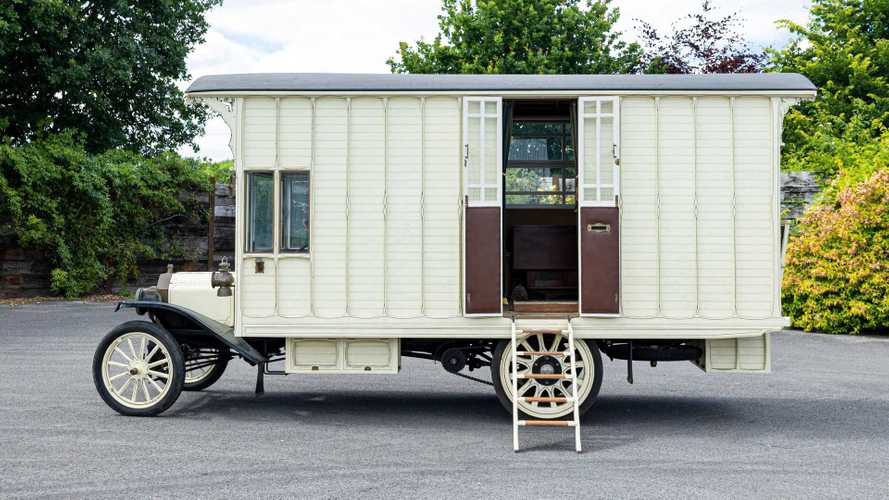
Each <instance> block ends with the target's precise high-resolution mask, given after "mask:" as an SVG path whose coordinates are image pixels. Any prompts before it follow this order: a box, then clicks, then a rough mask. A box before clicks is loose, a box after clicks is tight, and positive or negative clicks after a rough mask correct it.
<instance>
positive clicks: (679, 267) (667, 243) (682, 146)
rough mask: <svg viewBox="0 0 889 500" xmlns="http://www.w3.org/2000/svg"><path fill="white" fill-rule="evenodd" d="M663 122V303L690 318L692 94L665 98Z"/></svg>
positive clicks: (670, 313) (693, 298) (693, 299)
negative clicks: (690, 97)
mask: <svg viewBox="0 0 889 500" xmlns="http://www.w3.org/2000/svg"><path fill="white" fill-rule="evenodd" d="M659 124H660V127H659V136H660V151H659V156H660V162H661V172H660V178H661V203H660V219H659V220H660V224H661V230H660V266H661V288H662V293H661V306H662V307H661V308H662V311H663V314H664V316H666V317H669V318H688V317H692V316H695V315H696V313H697V310H696V308H697V271H696V268H695V264H696V255H695V210H694V208H695V207H694V202H695V172H694V166H695V165H694V161H695V143H694V132H695V131H694V115H693V107H692V100H691V99H689V98H684V97H666V98H662V99H661V106H660V119H659ZM625 188H626V186H625Z"/></svg>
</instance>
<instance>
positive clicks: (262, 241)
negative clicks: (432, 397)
mask: <svg viewBox="0 0 889 500" xmlns="http://www.w3.org/2000/svg"><path fill="white" fill-rule="evenodd" d="M274 196H275V180H274V176H273V175H272V174H271V173H268V172H261V173H260V172H254V173H248V174H247V253H265V252H271V251H272V247H273V245H274V243H273V242H274V231H273V230H274V224H275V223H274V212H275V209H274Z"/></svg>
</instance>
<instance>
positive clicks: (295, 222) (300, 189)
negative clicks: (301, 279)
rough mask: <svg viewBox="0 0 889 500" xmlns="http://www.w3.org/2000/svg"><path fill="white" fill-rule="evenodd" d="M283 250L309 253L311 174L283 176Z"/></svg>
mask: <svg viewBox="0 0 889 500" xmlns="http://www.w3.org/2000/svg"><path fill="white" fill-rule="evenodd" d="M281 223H282V228H281V235H282V237H281V249H282V250H285V251H292V252H308V251H309V174H308V173H307V172H293V173H288V174H282V175H281Z"/></svg>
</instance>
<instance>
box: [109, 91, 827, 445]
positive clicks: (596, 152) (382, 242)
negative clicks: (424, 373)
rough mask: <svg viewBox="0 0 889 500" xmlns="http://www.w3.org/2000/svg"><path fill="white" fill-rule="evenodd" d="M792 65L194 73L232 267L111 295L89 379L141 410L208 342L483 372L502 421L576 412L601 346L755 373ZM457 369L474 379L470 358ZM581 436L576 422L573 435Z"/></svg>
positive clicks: (348, 364) (291, 355) (353, 369)
mask: <svg viewBox="0 0 889 500" xmlns="http://www.w3.org/2000/svg"><path fill="white" fill-rule="evenodd" d="M814 95H815V88H814V86H813V85H812V84H811V83H810V82H809V81H808V80H807V79H806V78H804V77H803V76H800V75H795V74H755V75H754V74H747V75H695V76H691V75H629V76H625V75H361V74H352V75H350V74H242V75H220V76H207V77H202V78H199V79H198V80H196V81H195V82H194V83H193V84H192V85H191V87H190V88H189V89H188V96H189V98H190V99H195V100H199V101H201V102H204V103H206V104H207V105H208V106H209V107H210V108H211V109H212V110H215V111H216V112H218V113H219V114H220V115H221V116H222V117H223V118H224V120H225V122H226V123H227V124H228V127H229V128H230V129H231V141H230V144H229V145H230V147H231V150H232V153H233V155H234V158H235V165H236V175H235V179H236V188H237V195H238V203H237V210H236V213H237V219H236V234H237V249H236V253H235V258H234V262H232V263H231V269H229V268H228V265H227V264H225V265H224V266H223V268H222V269H220V270H219V271H218V272H216V273H168V274H165V275H162V276H161V279H160V282H159V284H158V286H157V287H155V288H153V289H147V290H141V291H140V292H139V293H138V297H137V300H134V301H127V302H123V303H122V304H121V305H122V306H125V307H132V308H135V309H136V310H137V311H138V312H140V313H142V314H147V320H146V321H133V322H128V323H124V324H123V325H121V326H120V327H118V328H116V329H115V330H114V331H112V332H111V333H110V334H108V336H106V337H105V339H104V340H103V341H102V342H101V344H100V346H99V348H98V350H97V353H96V357H95V362H94V376H95V381H96V386H97V388H98V391H99V392H100V394H101V395H102V397H103V398H104V400H105V401H106V402H107V403H108V404H109V405H110V406H111V407H113V408H114V409H115V410H117V411H119V412H121V413H123V414H127V415H153V414H157V413H160V412H161V411H163V410H164V409H166V408H168V407H169V406H170V405H171V404H172V403H173V402H174V401H175V400H176V398H177V397H178V395H179V392H180V391H181V390H182V389H185V390H190V389H191V390H196V389H201V388H205V387H207V386H209V385H210V384H212V383H213V382H214V381H215V380H216V379H218V377H219V376H220V375H221V374H222V371H223V370H224V368H225V366H226V364H227V363H228V361H229V359H230V358H233V357H240V358H243V359H244V360H246V361H248V362H249V363H251V364H255V365H257V366H258V380H257V390H261V387H262V386H261V383H262V376H263V374H266V375H268V374H299V375H300V376H314V375H317V374H325V373H355V374H367V375H369V376H374V375H375V374H380V373H397V372H398V371H399V368H400V364H401V358H402V357H405V356H407V357H416V358H424V359H429V360H432V361H434V362H438V363H440V364H441V365H442V366H443V367H444V368H445V370H447V371H449V372H452V373H456V374H459V375H463V376H468V377H472V378H476V379H481V380H484V381H487V379H488V377H487V376H485V374H483V375H479V374H478V370H479V369H483V368H489V369H490V381H491V382H492V383H493V385H494V390H495V392H496V394H497V396H498V398H499V400H500V402H501V403H502V404H503V405H504V407H506V408H507V409H508V410H510V411H512V412H513V415H514V419H515V423H516V425H565V426H574V427H575V429H576V428H577V424H578V420H577V419H578V417H579V415H580V414H582V413H583V412H584V411H586V410H587V409H588V408H590V406H591V405H592V404H593V401H594V400H595V398H596V395H597V393H598V392H599V387H600V384H601V381H602V359H601V358H602V353H604V354H605V356H607V357H608V358H611V359H618V360H626V362H627V369H628V376H629V378H630V380H631V381H632V366H633V361H642V362H645V363H650V364H651V365H656V364H657V363H658V362H665V361H690V362H692V363H694V364H696V365H697V366H699V367H700V368H701V369H702V370H704V371H706V372H708V373H710V372H733V373H761V372H767V371H769V364H770V344H769V336H768V335H769V332H770V331H774V330H778V329H780V328H782V326H784V325H786V320H785V318H783V317H782V315H781V303H780V293H779V286H780V281H781V270H782V252H783V245H782V230H781V225H780V217H779V201H780V199H779V172H780V165H779V159H780V148H781V128H782V118H783V116H784V114H785V112H786V111H787V110H788V108H789V107H790V106H792V105H793V104H794V103H796V102H798V101H800V100H801V99H808V98H811V97H813V96H814ZM473 372H475V373H473ZM578 435H579V434H578Z"/></svg>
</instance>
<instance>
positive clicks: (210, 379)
mask: <svg viewBox="0 0 889 500" xmlns="http://www.w3.org/2000/svg"><path fill="white" fill-rule="evenodd" d="M219 356H220V357H219V359H218V360H217V361H216V362H215V363H213V365H212V366H211V369H210V373H208V374H207V375H206V376H205V377H203V378H201V379H200V380H198V381H196V382H184V383H183V384H182V390H183V391H203V390H204V389H206V388H208V387H210V386H211V385H213V384H215V383H216V381H217V380H219V377H221V376H222V374H223V373H225V369H226V367H228V350H227V349H220V350H219Z"/></svg>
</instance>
